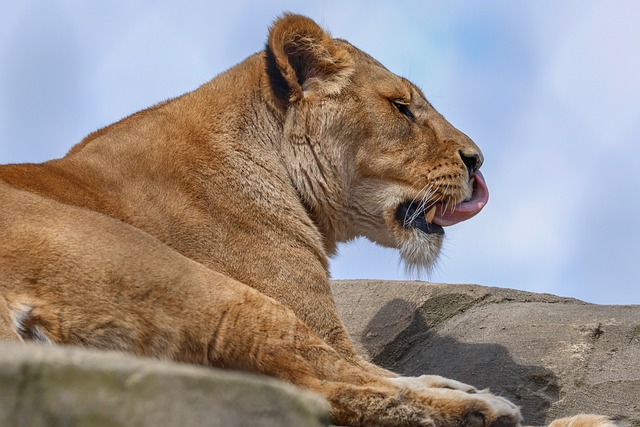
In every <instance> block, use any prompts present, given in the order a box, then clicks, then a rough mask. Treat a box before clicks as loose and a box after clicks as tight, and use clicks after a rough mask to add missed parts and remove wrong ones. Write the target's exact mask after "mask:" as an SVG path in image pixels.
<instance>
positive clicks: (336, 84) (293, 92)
mask: <svg viewBox="0 0 640 427" xmlns="http://www.w3.org/2000/svg"><path fill="white" fill-rule="evenodd" d="M267 60H268V62H269V70H268V71H269V74H270V78H271V82H272V84H273V85H274V86H275V87H274V90H275V92H276V95H278V96H279V97H284V100H285V101H288V102H296V101H299V100H301V99H303V98H305V97H306V96H308V95H309V94H316V95H320V96H323V95H329V94H336V93H338V92H340V90H341V89H342V88H343V87H344V86H345V85H346V84H347V82H348V80H349V76H350V75H351V74H352V73H353V60H352V58H351V55H350V54H349V52H348V51H347V50H346V49H344V47H341V46H339V44H338V43H336V41H335V40H333V39H332V38H331V36H330V35H329V34H327V33H326V32H325V31H324V30H323V29H322V28H320V26H318V24H316V23H315V22H314V21H312V20H311V19H309V18H307V17H304V16H300V15H294V14H285V15H283V16H282V17H281V18H279V19H277V20H276V21H275V22H274V24H273V26H272V27H271V31H270V32H269V40H268V42H267Z"/></svg>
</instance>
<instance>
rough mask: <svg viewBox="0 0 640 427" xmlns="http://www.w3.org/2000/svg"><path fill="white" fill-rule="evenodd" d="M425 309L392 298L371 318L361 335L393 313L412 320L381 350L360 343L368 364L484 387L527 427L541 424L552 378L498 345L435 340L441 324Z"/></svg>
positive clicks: (554, 392) (552, 395)
mask: <svg viewBox="0 0 640 427" xmlns="http://www.w3.org/2000/svg"><path fill="white" fill-rule="evenodd" d="M428 305H429V304H425V305H424V306H422V307H421V308H416V306H415V304H412V303H411V302H408V301H405V300H403V299H395V300H392V301H390V302H389V303H387V304H386V305H385V306H384V307H383V308H382V309H380V310H379V311H378V312H377V313H376V316H375V317H374V318H373V319H372V320H371V322H369V324H368V325H367V328H366V330H367V331H374V330H376V329H377V328H380V327H381V325H382V326H383V325H385V322H386V321H387V319H389V318H390V317H393V313H410V312H411V311H413V319H412V320H411V322H410V324H409V325H408V326H407V327H406V328H405V329H404V330H403V331H402V332H401V333H400V334H399V335H398V336H397V337H396V338H395V339H394V340H393V341H392V342H390V343H388V344H387V345H385V346H384V347H382V349H380V348H376V349H372V348H370V347H369V346H367V343H366V340H364V341H365V342H363V345H364V346H365V347H366V348H367V350H369V352H370V354H372V355H373V362H374V363H376V364H378V365H381V366H384V367H385V368H388V369H391V370H393V371H395V372H397V373H399V374H402V375H407V376H417V375H423V374H437V375H442V376H444V377H447V378H452V379H455V380H458V381H462V382H464V383H467V384H471V385H474V386H475V387H477V388H480V389H484V388H489V389H491V391H492V392H493V393H494V394H496V395H500V396H503V397H505V398H507V399H509V400H511V401H512V402H514V403H515V404H517V405H519V406H520V407H521V409H522V415H523V417H524V418H525V421H526V422H527V424H534V425H542V424H544V422H545V416H546V413H547V411H548V410H549V407H550V406H551V404H552V403H553V402H555V401H557V400H558V395H559V387H558V382H557V377H556V376H555V374H554V373H553V372H551V371H550V370H548V369H546V368H544V367H542V366H526V365H520V364H518V363H516V362H515V361H514V360H513V359H512V358H511V356H510V355H509V351H508V350H507V348H506V347H504V346H502V345H500V344H485V343H483V344H474V343H464V342H461V341H458V340H456V339H455V338H453V337H450V336H442V335H439V334H438V333H437V332H436V329H437V328H436V326H437V325H438V324H439V322H442V321H446V319H436V318H433V316H432V315H430V314H429V312H430V311H431V310H429V307H428ZM474 326H476V327H477V325H474ZM383 327H384V326H383Z"/></svg>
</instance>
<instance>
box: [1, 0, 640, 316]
mask: <svg viewBox="0 0 640 427" xmlns="http://www.w3.org/2000/svg"><path fill="white" fill-rule="evenodd" d="M287 10H289V11H293V12H298V13H303V14H307V15H309V16H310V17H312V18H314V19H315V20H316V21H317V22H318V23H320V24H321V25H323V26H324V27H326V28H328V29H329V30H330V31H331V33H332V34H333V35H334V36H336V37H341V38H345V39H347V40H349V41H350V42H352V43H353V44H355V45H356V46H358V47H359V48H361V49H363V50H365V51H367V52H368V53H370V54H371V55H373V56H374V57H375V58H377V59H378V60H380V61H381V62H382V63H383V64H385V65H386V66H387V68H389V69H390V70H391V71H393V72H395V73H398V74H401V75H403V76H405V77H408V78H410V79H411V80H413V81H414V82H415V83H416V84H418V85H419V86H420V87H422V89H423V90H424V92H425V93H426V95H427V97H428V98H429V99H430V101H431V102H432V104H433V105H434V106H435V107H436V108H437V109H438V110H440V112H441V113H443V114H444V116H445V117H447V119H448V120H449V121H450V122H451V123H453V124H454V125H455V126H456V127H458V128H459V129H461V130H462V131H464V132H465V133H467V134H468V135H469V136H470V137H471V138H472V139H474V140H475V142H476V143H477V144H478V145H479V146H480V147H481V148H482V149H483V151H484V154H485V157H486V162H485V165H484V166H483V171H484V175H485V177H486V179H487V182H488V184H489V189H490V193H491V197H490V202H489V204H488V205H487V207H486V208H485V210H484V211H483V212H482V213H481V214H480V215H479V216H477V217H475V218H474V219H473V220H471V221H469V222H467V223H463V224H460V225H457V226H454V227H451V228H449V229H447V239H446V242H445V250H444V253H443V256H442V257H441V259H440V262H439V263H438V266H437V268H436V269H435V271H434V272H433V273H432V274H431V275H430V276H426V275H425V276H423V277H419V278H420V279H425V280H432V281H439V282H440V281H441V282H449V283H479V284H483V285H490V286H501V287H510V288H517V289H525V290H530V291H536V292H550V293H554V294H559V295H563V296H571V297H576V298H580V299H582V300H586V301H589V302H595V303H615V304H631V303H635V304H638V303H640V279H639V278H638V276H639V275H640V273H639V266H640V174H639V173H638V172H636V170H635V167H636V164H638V163H639V162H640V142H639V135H640V47H639V46H640V25H639V24H638V23H639V22H640V2H637V1H635V0H628V1H623V0H618V1H615V2H611V1H604V0H603V1H590V0H580V1H556V0H531V1H517V2H514V1H511V0H495V1H489V0H477V1H473V2H468V1H467V2H463V1H452V0H447V1H426V0H422V1H407V0H405V1H403V2H390V1H376V0H367V1H347V0H339V1H332V0H330V1H322V2H319V1H293V0H292V1H269V2H258V1H253V2H251V1H244V0H235V1H230V2H211V1H205V0H203V1H191V0H185V1H181V2H175V1H172V2H170V1H133V0H126V1H123V0H109V1H106V0H96V1H80V0H42V1H37V0H21V1H19V2H18V1H14V2H9V1H5V2H3V5H2V13H1V14H0V163H13V162H39V161H43V160H46V159H50V158H53V157H59V156H63V155H64V154H65V153H66V152H67V151H68V149H69V148H70V147H71V146H72V145H73V144H75V143H76V142H79V141H80V140H81V139H82V138H83V137H84V136H85V135H86V134H88V133H89V132H91V131H94V130H96V129H98V128H100V127H103V126H105V125H108V124H110V123H112V122H114V121H116V120H118V119H120V118H122V117H124V116H126V115H129V114H131V113H133V112H135V111H137V110H140V109H142V108H145V107H148V106H150V105H153V104H155V103H157V102H159V101H161V100H164V99H166V98H169V97H174V96H177V95H180V94H182V93H184V92H186V91H189V90H192V89H195V88H196V87H198V86H199V85H201V84H202V83H204V82H206V81H207V80H209V79H211V78H212V77H213V76H215V75H216V74H217V73H219V72H221V71H223V70H225V69H227V68H229V67H231V66H232V65H234V64H235V63H237V62H239V61H241V60H243V59H244V58H245V57H247V56H248V55H250V54H251V53H253V52H255V51H258V50H261V49H262V48H263V44H264V42H265V40H266V35H267V28H268V26H269V25H270V23H271V22H272V21H273V19H274V18H275V17H276V16H277V15H279V14H280V13H281V12H283V11H287ZM331 271H332V276H333V277H334V278H337V279H341V278H369V279H376V278H377V279H405V278H408V279H416V278H417V277H414V276H407V275H406V273H405V270H404V267H403V265H402V263H401V262H400V261H399V260H398V256H397V253H396V252H395V251H394V250H390V249H383V248H380V247H377V246H375V245H374V244H372V243H370V242H368V241H366V240H357V241H355V242H351V243H348V244H344V245H342V246H341V247H340V248H339V253H338V254H337V255H336V256H335V257H334V258H333V260H332V264H331Z"/></svg>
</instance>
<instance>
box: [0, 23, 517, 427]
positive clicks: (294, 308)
mask: <svg viewBox="0 0 640 427" xmlns="http://www.w3.org/2000/svg"><path fill="white" fill-rule="evenodd" d="M394 103H395V104H396V106H394ZM398 103H404V104H407V105H408V106H409V108H410V109H411V112H412V114H413V115H414V119H413V120H410V119H409V118H408V117H405V116H403V114H402V113H401V112H400V111H399V109H398V108H399V107H397V104H398ZM461 153H464V155H475V156H477V157H478V158H480V159H481V154H480V152H479V150H478V148H477V147H476V146H475V145H474V144H473V142H472V141H471V140H470V139H469V138H467V137H466V136H465V135H464V134H462V133H461V132H459V131H458V130H456V129H455V128H454V127H452V126H451V125H450V124H449V123H448V122H447V121H446V120H445V119H444V118H443V117H442V116H441V115H440V114H438V113H437V112H436V111H435V110H434V109H433V108H432V107H431V105H430V104H429V103H428V102H427V101H426V99H425V97H424V95H423V94H422V93H421V92H420V90H419V89H418V88H416V87H415V86H414V85H413V84H411V83H410V82H408V81H407V80H405V79H403V78H400V77H398V76H396V75H394V74H392V73H390V72H389V71H388V70H386V69H385V68H384V67H382V66H381V65H380V64H379V63H377V62H376V61H375V60H374V59H372V58H371V57H369V56H368V55H366V54H365V53H363V52H361V51H360V50H358V49H356V48H355V47H353V46H351V45H350V44H348V43H347V42H345V41H341V40H337V39H333V38H331V37H330V36H329V35H328V34H327V33H325V32H324V31H323V30H322V29H320V27H318V26H317V25H316V24H315V23H314V22H313V21H311V20H309V19H307V18H304V17H301V16H296V15H285V16H283V17H282V18H280V19H279V20H278V21H276V23H275V24H274V26H273V27H272V29H271V32H270V35H269V39H268V44H267V48H266V49H265V51H264V52H261V53H257V54H255V55H253V56H251V57H250V58H248V59H247V60H245V61H244V62H242V63H240V64H239V65H237V66H235V67H233V68H232V69H230V70H229V71H227V72H225V73H223V74H221V75H219V76H218V77H216V78H215V79H213V80H212V81H211V82H209V83H207V84H205V85H204V86H202V87H200V88H199V89H197V90H196V91H194V92H191V93H188V94H185V95H183V96H181V97H179V98H177V99H173V100H170V101H168V102H165V103H162V104H159V105H157V106H155V107H153V108H150V109H147V110H144V111H141V112H139V113H137V114H134V115H132V116H130V117H128V118H125V119H123V120H121V121H119V122H117V123H115V124H113V125H111V126H108V127H106V128H104V129H101V130H99V131H97V132H95V133H93V134H91V135H89V136H88V137H87V138H85V139H84V140H83V141H82V142H81V143H80V144H78V145H76V146H75V147H74V148H72V149H71V151H70V152H69V153H68V155H67V156H65V157H64V158H62V159H56V160H51V161H48V162H45V163H43V164H25V165H6V166H2V167H0V295H1V296H2V298H0V320H1V323H2V324H1V325H0V335H2V336H4V337H5V338H8V339H15V338H16V337H19V338H20V339H33V340H39V341H43V342H53V343H63V344H77V345H84V346H89V347H96V348H104V349H119V350H124V351H129V352H132V353H134V354H137V355H141V356H150V357H157V358H163V359H171V360H177V361H182V362H190V363H197V364H203V365H208V366H215V367H227V368H235V369H243V370H248V371H253V372H258V373H262V374H266V375H272V376H275V377H278V378H281V379H283V380H286V381H289V382H291V383H294V384H297V385H299V386H301V387H305V388H308V389H310V390H314V391H316V392H318V393H321V394H322V395H324V396H325V397H326V398H327V399H328V401H329V402H330V404H331V408H332V409H331V411H332V412H331V414H332V417H333V419H334V421H335V422H336V423H339V424H346V425H388V426H401V425H412V426H414V425H415V426H418V425H420V426H423V425H424V426H427V425H438V426H454V425H455V426H457V425H468V426H473V427H475V426H478V427H480V426H490V425H494V426H496V427H497V426H505V427H507V426H513V425H517V424H518V423H519V421H520V415H519V411H518V408H517V407H515V406H514V405H512V404H511V403H509V402H507V401H506V400H504V399H502V398H499V397H496V396H493V395H491V394H489V393H485V392H478V391H477V390H475V389H474V388H473V387H470V386H466V385H462V384H460V383H456V382H453V381H449V380H446V379H442V378H440V377H424V378H422V379H421V378H413V379H412V378H403V379H396V380H393V379H392V378H393V377H396V375H395V374H392V373H391V372H388V371H385V370H383V369H381V368H378V367H375V366H373V365H371V364H369V363H367V362H365V361H364V360H363V359H362V358H361V357H359V356H358V355H357V354H356V353H355V350H354V347H353V345H352V343H351V341H350V340H349V337H348V335H347V333H346V331H345V329H344V327H343V325H342V323H341V321H340V319H339V317H338V315H337V311H336V308H335V304H334V301H333V297H332V295H331V291H330V288H329V284H328V272H327V265H328V261H327V257H328V255H330V254H331V253H332V252H333V251H334V250H335V247H336V244H337V243H338V242H341V241H346V240H349V239H352V238H354V237H357V236H366V237H367V238H369V239H371V240H373V241H375V242H378V243H380V244H382V245H386V246H391V247H396V248H400V249H401V251H403V255H404V256H405V257H406V261H407V262H408V263H409V264H420V265H423V264H429V263H431V262H433V261H434V260H435V256H436V255H437V253H438V251H439V248H440V244H441V236H440V235H427V234H425V233H420V232H418V231H416V230H411V229H408V228H406V227H403V226H402V224H400V223H399V222H398V220H397V219H396V218H395V212H396V207H397V206H398V204H399V203H401V202H403V201H406V200H412V199H415V198H417V197H421V192H423V190H424V188H425V186H426V185H427V184H431V185H432V188H433V192H434V194H435V196H437V197H438V199H439V200H441V201H443V202H447V203H451V204H455V203H458V202H460V201H462V200H464V199H465V198H467V197H469V196H470V194H471V191H472V189H471V187H470V185H469V176H468V173H467V168H466V166H465V165H464V163H463V161H462V160H461Z"/></svg>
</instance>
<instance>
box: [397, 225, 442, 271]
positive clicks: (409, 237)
mask: <svg viewBox="0 0 640 427" xmlns="http://www.w3.org/2000/svg"><path fill="white" fill-rule="evenodd" d="M443 237H444V236H443V234H439V233H425V232H423V231H421V230H420V229H418V228H408V229H405V230H404V232H403V236H402V238H401V239H399V245H398V250H399V251H400V257H401V258H402V261H403V262H404V265H405V268H406V270H407V272H410V273H416V274H419V273H422V272H425V273H427V274H429V273H431V270H432V269H433V267H434V265H435V263H436V261H437V260H438V255H439V254H440V249H441V248H442V241H443Z"/></svg>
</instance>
